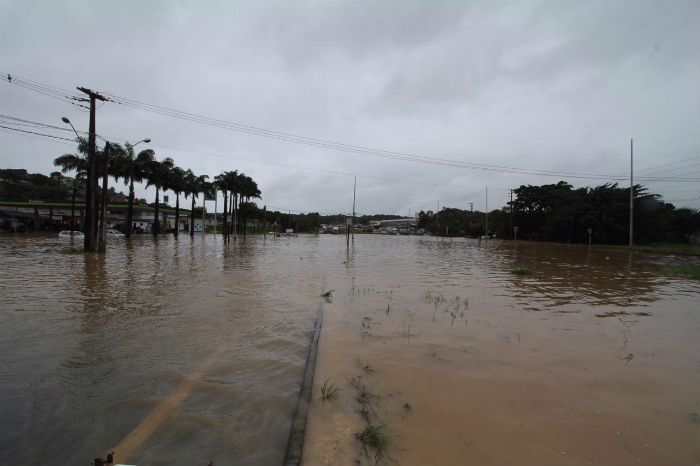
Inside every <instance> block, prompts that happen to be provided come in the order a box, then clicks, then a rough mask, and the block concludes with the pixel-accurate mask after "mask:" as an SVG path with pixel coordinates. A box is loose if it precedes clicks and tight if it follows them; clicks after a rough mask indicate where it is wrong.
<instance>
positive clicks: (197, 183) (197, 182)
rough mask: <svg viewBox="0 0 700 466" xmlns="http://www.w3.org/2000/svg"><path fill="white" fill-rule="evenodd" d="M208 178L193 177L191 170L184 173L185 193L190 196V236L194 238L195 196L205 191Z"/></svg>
mask: <svg viewBox="0 0 700 466" xmlns="http://www.w3.org/2000/svg"><path fill="white" fill-rule="evenodd" d="M207 179H209V177H208V176H207V175H199V176H197V175H195V174H194V173H193V172H192V170H187V171H186V172H185V185H186V186H187V189H186V191H185V192H186V193H187V194H190V195H191V196H192V208H191V209H190V236H194V205H195V202H196V197H197V194H199V193H201V192H203V191H204V189H206V183H207Z"/></svg>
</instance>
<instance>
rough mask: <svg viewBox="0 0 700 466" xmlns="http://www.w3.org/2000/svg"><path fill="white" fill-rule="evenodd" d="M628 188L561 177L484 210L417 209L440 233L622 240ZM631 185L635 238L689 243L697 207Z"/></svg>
mask: <svg viewBox="0 0 700 466" xmlns="http://www.w3.org/2000/svg"><path fill="white" fill-rule="evenodd" d="M629 194H630V190H629V188H621V187H618V185H617V184H610V183H608V184H604V185H601V186H597V187H594V188H576V189H574V188H573V187H572V186H571V185H570V184H568V183H566V182H564V181H560V182H559V183H557V184H548V185H543V186H531V185H528V186H520V187H519V188H518V189H514V190H513V196H514V198H513V203H512V205H511V203H508V204H509V205H508V206H506V207H503V208H501V209H498V210H493V211H491V212H489V213H488V217H487V216H486V214H485V213H483V212H469V211H464V210H460V209H453V208H444V209H442V210H441V211H440V212H439V214H437V215H435V213H434V212H432V211H429V212H420V213H419V227H421V228H426V229H427V230H429V231H431V232H434V233H436V234H439V235H452V236H454V235H469V236H479V235H483V234H486V222H487V221H488V233H489V234H493V235H496V236H498V237H501V238H513V235H514V227H518V238H519V239H529V240H541V241H557V242H567V243H586V242H588V229H589V228H590V229H591V230H592V240H593V241H594V242H596V243H603V244H626V243H627V241H628V235H629ZM660 198H661V196H660V195H658V194H651V193H648V192H647V190H646V188H644V187H643V186H641V185H635V187H634V241H635V243H638V244H649V243H661V242H663V243H688V242H689V241H690V240H691V237H692V236H693V235H696V234H698V232H699V230H700V214H699V213H698V211H697V210H694V209H688V208H681V209H677V208H676V207H675V206H674V205H673V204H670V203H666V202H663V201H661V200H660Z"/></svg>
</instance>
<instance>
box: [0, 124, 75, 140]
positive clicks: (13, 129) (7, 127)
mask: <svg viewBox="0 0 700 466" xmlns="http://www.w3.org/2000/svg"><path fill="white" fill-rule="evenodd" d="M0 128H4V129H9V130H12V131H19V132H22V133H29V134H36V135H39V136H44V137H47V138H54V139H63V140H66V141H73V140H72V139H69V138H62V137H60V136H52V135H50V134H45V133H36V132H34V131H27V130H25V129H19V128H12V127H9V126H2V125H0ZM73 142H75V141H73Z"/></svg>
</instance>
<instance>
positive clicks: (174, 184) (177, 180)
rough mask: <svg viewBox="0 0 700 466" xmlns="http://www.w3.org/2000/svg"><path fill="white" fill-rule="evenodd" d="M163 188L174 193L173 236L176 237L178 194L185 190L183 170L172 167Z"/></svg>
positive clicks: (177, 228)
mask: <svg viewBox="0 0 700 466" xmlns="http://www.w3.org/2000/svg"><path fill="white" fill-rule="evenodd" d="M164 187H165V188H166V189H169V190H171V191H172V192H174V193H175V231H174V232H173V235H174V236H175V237H177V235H178V232H179V230H180V194H181V193H183V192H185V191H186V190H187V185H186V184H185V170H183V169H182V168H180V167H173V168H172V169H171V170H170V172H169V173H168V176H167V178H166V183H165V186H164Z"/></svg>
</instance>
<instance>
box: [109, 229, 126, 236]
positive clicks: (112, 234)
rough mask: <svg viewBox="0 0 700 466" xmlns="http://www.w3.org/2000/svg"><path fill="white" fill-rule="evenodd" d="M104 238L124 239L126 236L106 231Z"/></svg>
mask: <svg viewBox="0 0 700 466" xmlns="http://www.w3.org/2000/svg"><path fill="white" fill-rule="evenodd" d="M105 236H107V237H108V238H124V237H125V236H126V235H125V234H124V233H122V232H121V231H118V230H106V231H105Z"/></svg>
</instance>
